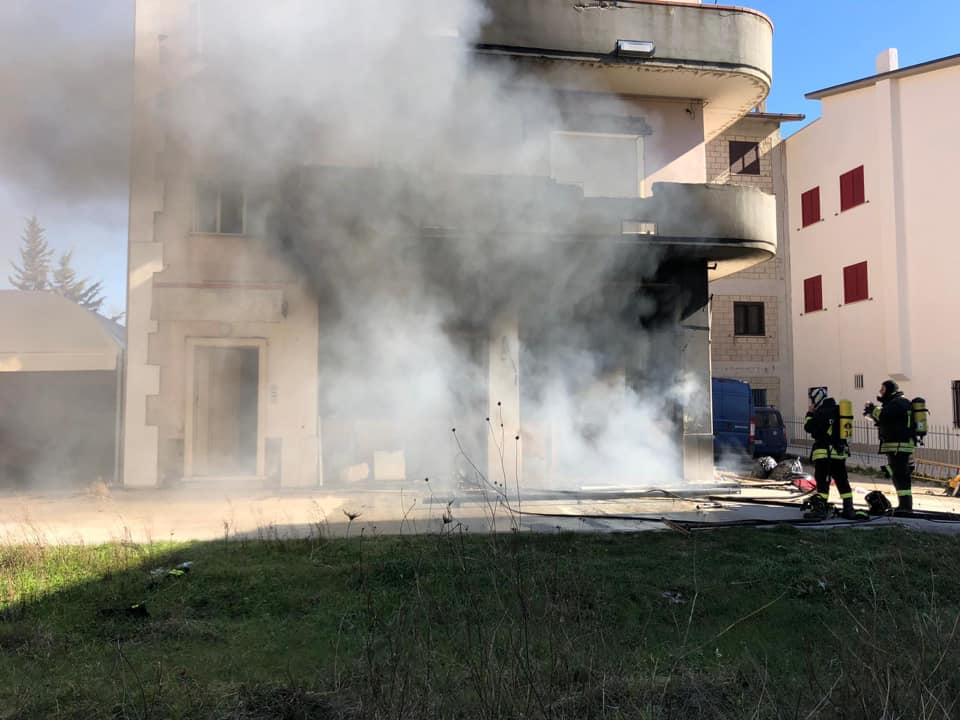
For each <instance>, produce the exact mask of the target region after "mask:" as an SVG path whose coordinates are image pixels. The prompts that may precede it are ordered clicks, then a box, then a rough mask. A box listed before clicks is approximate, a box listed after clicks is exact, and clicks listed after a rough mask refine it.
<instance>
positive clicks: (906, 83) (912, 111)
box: [785, 51, 960, 425]
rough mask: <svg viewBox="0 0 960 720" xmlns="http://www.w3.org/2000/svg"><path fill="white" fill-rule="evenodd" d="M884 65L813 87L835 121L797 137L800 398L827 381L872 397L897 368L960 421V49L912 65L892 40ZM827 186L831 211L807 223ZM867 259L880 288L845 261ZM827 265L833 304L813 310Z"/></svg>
mask: <svg viewBox="0 0 960 720" xmlns="http://www.w3.org/2000/svg"><path fill="white" fill-rule="evenodd" d="M877 72H878V74H877V75H875V76H873V77H870V78H865V79H863V80H858V81H854V82H851V83H847V84H845V85H840V86H836V87H834V88H828V89H826V90H822V91H818V92H815V93H811V94H810V95H808V96H807V97H811V98H815V99H820V100H822V104H823V114H822V118H821V119H819V120H817V121H815V122H813V123H811V124H810V125H808V126H807V127H806V128H804V129H803V130H801V131H800V132H798V133H796V134H795V135H793V136H792V137H790V138H788V139H787V140H786V141H785V145H786V158H787V163H786V164H787V187H788V188H789V231H790V238H789V247H790V253H791V277H792V294H793V303H792V305H793V315H792V325H793V337H794V368H795V393H796V399H795V400H796V406H797V408H798V409H800V408H802V407H805V406H806V393H807V390H808V388H810V387H814V386H819V385H825V386H827V387H828V388H829V392H830V393H831V394H832V395H834V396H838V397H839V396H842V397H845V398H850V399H851V400H853V402H854V404H855V406H860V405H862V404H863V403H865V402H867V401H869V400H872V399H873V397H874V396H875V395H876V393H877V389H878V386H879V385H880V383H881V382H883V380H885V379H887V378H893V379H895V380H896V381H897V382H898V383H899V384H900V385H901V387H902V388H903V390H904V392H905V393H906V394H907V395H908V396H917V395H920V396H923V397H925V398H926V399H927V405H928V407H930V408H931V409H932V413H933V414H932V418H931V420H933V421H934V422H936V423H943V424H946V423H950V422H952V423H953V424H954V425H956V424H957V422H958V421H960V418H957V417H955V415H956V410H955V409H954V407H955V399H954V394H955V392H956V390H955V389H954V388H955V385H954V383H955V381H958V380H960V345H957V344H956V343H955V342H953V341H952V337H951V336H952V334H953V333H952V327H953V326H954V325H955V322H954V320H953V318H952V315H953V313H954V311H955V308H957V307H958V306H960V285H958V283H957V267H958V266H960V244H958V242H957V240H958V238H957V235H958V231H957V224H956V220H955V213H954V208H955V207H956V198H955V195H956V191H955V188H954V183H953V182H951V180H950V179H951V178H952V176H953V173H954V171H955V169H956V168H957V166H958V164H960V140H958V137H957V132H956V117H957V114H958V112H960V56H951V57H948V58H942V59H940V60H936V61H933V62H930V63H924V64H923V65H918V66H912V67H908V68H903V69H898V68H897V67H896V51H887V52H885V53H883V54H882V55H881V56H880V57H879V58H878V60H877ZM861 166H862V168H863V170H862V183H863V195H862V198H860V197H855V200H856V201H859V200H860V199H862V200H863V202H862V203H860V204H857V205H855V206H853V207H849V208H848V209H845V210H843V209H841V183H840V177H841V175H843V174H844V173H847V172H850V171H853V170H855V169H857V168H859V167H861ZM814 188H819V207H820V212H819V217H818V218H811V217H807V218H806V222H808V223H809V224H807V225H806V226H804V222H805V219H804V201H803V200H802V195H803V193H806V192H808V191H810V190H812V189H814ZM810 212H811V208H810V207H807V215H808V216H809V215H810ZM811 220H815V221H814V222H810V221H811ZM864 262H865V263H866V264H867V266H866V267H867V272H866V281H867V285H866V288H865V290H866V292H865V293H864V292H863V290H864V288H863V287H862V285H861V286H860V287H852V286H853V285H855V284H856V283H857V282H858V280H857V274H856V272H855V271H847V272H848V275H850V277H848V278H847V283H846V287H845V280H844V278H845V271H844V268H847V267H849V266H853V265H856V264H859V263H864ZM817 276H819V277H820V278H821V282H822V309H821V308H814V307H809V305H810V298H809V297H808V296H809V295H811V294H812V291H813V288H812V287H811V284H815V281H814V283H810V282H807V283H806V286H805V281H809V280H810V279H811V278H816V277H817ZM861 282H862V281H861ZM851 294H852V296H853V298H858V297H859V296H860V295H863V294H865V295H866V297H865V298H864V299H857V300H855V301H849V300H850V297H848V296H849V295H851ZM805 300H806V303H805ZM813 304H814V305H816V303H815V302H814V303H813Z"/></svg>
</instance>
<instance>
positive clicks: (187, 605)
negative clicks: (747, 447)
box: [0, 526, 960, 719]
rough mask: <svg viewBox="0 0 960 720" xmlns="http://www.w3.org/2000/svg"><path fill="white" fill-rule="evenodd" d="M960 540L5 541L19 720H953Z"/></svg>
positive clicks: (697, 536) (5, 675) (7, 654)
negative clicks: (182, 567)
mask: <svg viewBox="0 0 960 720" xmlns="http://www.w3.org/2000/svg"><path fill="white" fill-rule="evenodd" d="M451 527H453V526H451ZM958 553H960V540H957V539H954V538H952V537H943V536H935V535H927V534H922V533H913V532H908V531H905V530H896V529H884V530H830V531H799V530H792V529H774V530H747V529H736V530H734V529H730V530H721V531H713V532H701V533H694V534H692V535H683V534H679V533H652V532H647V533H640V534H635V535H585V534H562V535H560V534H558V535H552V536H550V535H538V536H529V535H516V534H514V535H501V536H496V537H493V536H470V535H466V534H461V533H460V532H458V531H456V530H453V531H451V532H449V533H446V534H444V535H442V536H405V537H374V538H370V537H354V538H352V539H349V540H328V539H325V538H324V537H322V536H321V535H318V536H317V537H315V538H313V539H310V540H284V539H279V538H272V539H264V540H251V541H244V540H230V541H221V542H213V543H204V544H177V545H171V544H156V545H150V546H141V545H133V544H114V545H108V546H98V547H75V546H70V547H66V546H56V545H45V544H43V543H37V544H35V545H31V546H18V547H0V607H2V610H0V718H34V717H36V718H78V719H80V718H84V719H86V718H143V719H146V718H153V719H159V718H237V719H240V718H243V719H247V718H335V717H346V718H514V717H516V718H950V717H955V716H958V715H960V708H958V707H957V705H956V702H957V697H958V691H960V679H958V677H957V675H958V670H957V668H958V666H960V642H958V638H957V635H956V630H957V619H958V616H960V608H958V607H957V598H958V597H960V594H958V591H960V573H958V572H957V570H958V566H960V563H958ZM188 560H189V561H193V565H192V567H191V570H190V572H188V573H187V574H185V575H182V576H178V577H174V576H169V575H160V576H153V575H151V573H150V571H151V570H154V569H157V568H169V567H172V566H173V565H175V564H177V563H180V562H183V561H188ZM137 603H140V604H142V607H144V608H145V609H146V613H147V614H146V615H137V614H135V613H124V612H123V611H124V609H126V608H129V607H130V606H132V605H134V604H137ZM104 611H106V612H104ZM110 611H114V612H113V613H111V612H110ZM116 611H119V612H116Z"/></svg>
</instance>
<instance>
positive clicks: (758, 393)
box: [750, 388, 772, 427]
mask: <svg viewBox="0 0 960 720" xmlns="http://www.w3.org/2000/svg"><path fill="white" fill-rule="evenodd" d="M750 392H751V394H752V395H753V406H754V407H766V406H767V389H766V388H752V389H751V390H750ZM771 415H772V414H769V415H768V414H766V413H764V414H761V415H759V416H758V417H757V427H772V425H771V424H770V422H769V420H768V418H769V417H771ZM761 418H762V420H761Z"/></svg>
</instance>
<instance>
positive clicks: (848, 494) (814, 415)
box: [803, 388, 860, 520]
mask: <svg viewBox="0 0 960 720" xmlns="http://www.w3.org/2000/svg"><path fill="white" fill-rule="evenodd" d="M809 398H810V407H808V408H807V417H806V419H805V420H804V422H803V429H804V430H805V431H806V432H807V433H808V434H810V435H811V436H812V437H813V452H812V454H811V459H812V460H813V476H814V478H816V481H817V494H816V495H814V496H813V497H812V498H811V499H810V511H809V512H807V513H805V514H804V517H805V518H807V519H809V520H825V519H826V518H827V516H828V514H829V510H830V508H829V505H828V504H827V499H828V498H829V497H830V478H831V477H832V478H833V480H834V482H835V483H836V484H837V490H839V491H840V498H841V500H843V510H842V511H841V512H840V516H841V517H843V518H844V519H846V520H858V519H860V516H858V514H857V512H856V511H855V510H854V509H853V490H852V489H851V488H850V480H849V478H848V477H847V458H848V457H849V456H850V451H849V449H848V447H847V441H846V440H843V439H841V437H840V408H839V406H838V405H837V402H836V400H834V399H833V398H832V397H827V391H826V389H825V388H814V389H813V390H811V391H810V394H809Z"/></svg>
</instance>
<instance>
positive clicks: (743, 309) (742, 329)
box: [733, 302, 766, 335]
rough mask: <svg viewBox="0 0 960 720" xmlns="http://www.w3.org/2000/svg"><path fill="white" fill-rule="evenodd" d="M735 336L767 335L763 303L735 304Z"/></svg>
mask: <svg viewBox="0 0 960 720" xmlns="http://www.w3.org/2000/svg"><path fill="white" fill-rule="evenodd" d="M733 334H734V335H765V334H766V328H765V327H764V312H763V303H762V302H735V303H734V304H733Z"/></svg>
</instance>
